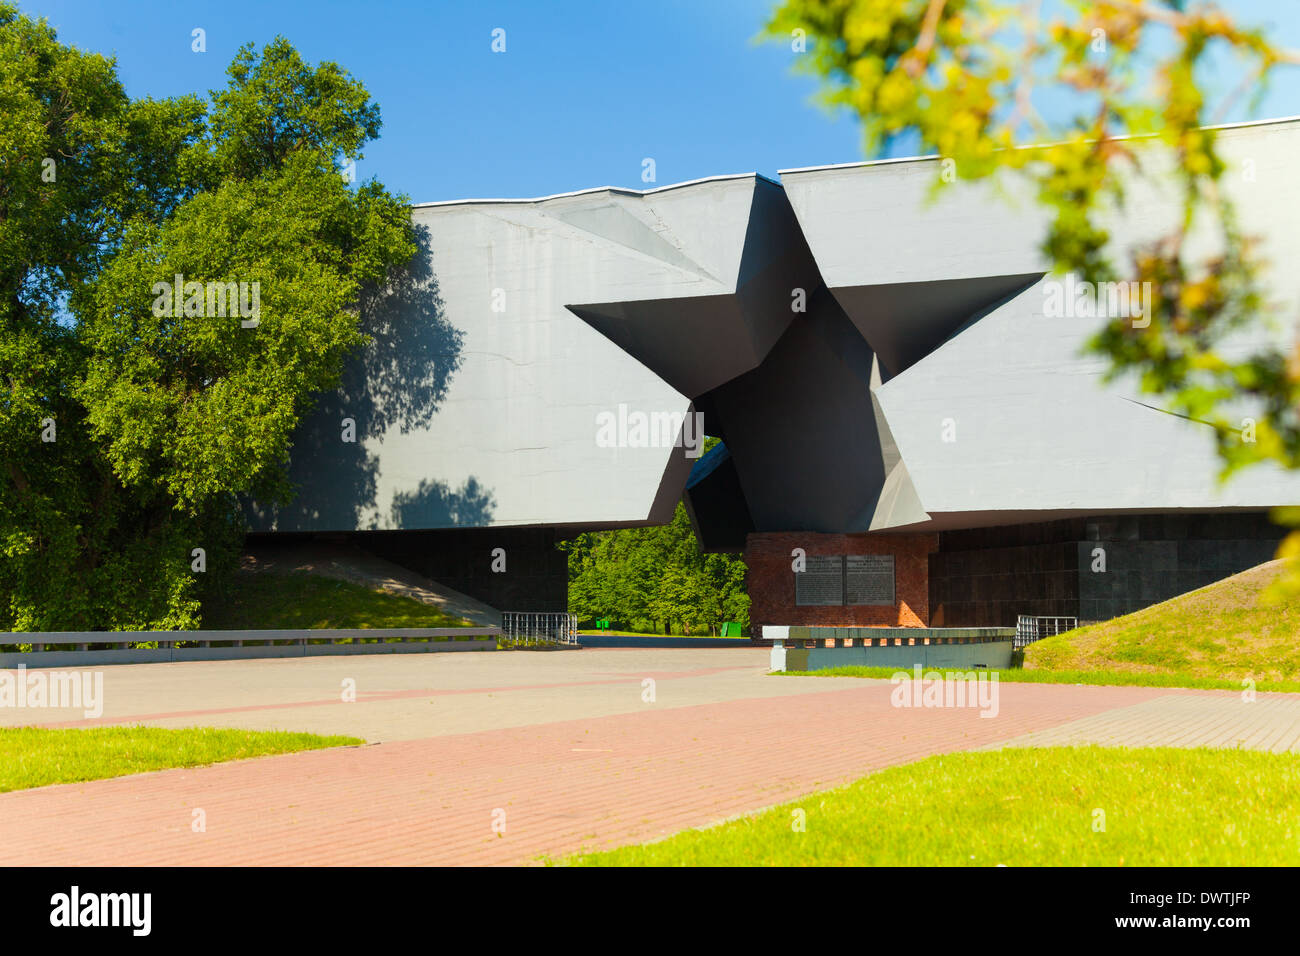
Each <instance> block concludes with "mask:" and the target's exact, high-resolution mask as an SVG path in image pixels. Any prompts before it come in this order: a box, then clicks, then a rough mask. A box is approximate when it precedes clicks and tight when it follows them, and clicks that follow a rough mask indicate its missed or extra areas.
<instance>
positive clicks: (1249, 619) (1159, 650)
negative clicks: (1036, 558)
mask: <svg viewBox="0 0 1300 956" xmlns="http://www.w3.org/2000/svg"><path fill="white" fill-rule="evenodd" d="M1282 570H1283V562H1281V561H1270V562H1268V563H1267V564H1261V565H1259V566H1258V567H1254V568H1251V569H1250V570H1248V571H1243V572H1242V573H1241V574H1236V575H1233V576H1232V577H1230V578H1226V579H1225V580H1223V581H1220V582H1218V583H1217V584H1212V585H1210V586H1209V587H1205V588H1201V589H1200V590H1197V591H1192V592H1190V593H1188V594H1183V595H1180V596H1178V597H1176V598H1173V599H1172V600H1169V601H1165V602H1164V603H1162V604H1156V605H1153V606H1152V607H1149V608H1146V609H1144V610H1141V611H1137V612H1136V613H1134V614H1127V615H1125V616H1123V617H1117V618H1115V619H1114V620H1112V621H1105V622H1103V623H1101V624H1094V625H1092V626H1090V627H1082V628H1078V629H1076V630H1073V631H1070V632H1068V633H1066V634H1061V635H1058V636H1056V637H1049V638H1045V639H1044V640H1041V641H1036V642H1035V643H1033V644H1030V645H1029V647H1028V648H1026V649H1025V670H1027V671H1098V670H1104V671H1106V672H1108V673H1125V674H1134V675H1162V674H1163V675H1167V674H1177V675H1180V676H1181V677H1193V678H1208V679H1218V680H1229V681H1234V682H1236V686H1240V685H1241V679H1242V678H1244V677H1249V678H1252V679H1254V680H1256V681H1290V682H1296V681H1300V606H1297V605H1296V604H1293V603H1285V602H1284V603H1276V604H1274V603H1270V602H1268V601H1267V600H1264V599H1262V596H1263V592H1264V590H1265V589H1266V588H1267V587H1268V586H1269V585H1270V584H1272V582H1273V581H1275V580H1276V579H1277V577H1278V575H1279V574H1280V573H1281V571H1282ZM1184 686H1193V685H1186V684H1185V685H1184ZM1261 686H1262V685H1261Z"/></svg>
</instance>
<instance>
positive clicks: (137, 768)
mask: <svg viewBox="0 0 1300 956" xmlns="http://www.w3.org/2000/svg"><path fill="white" fill-rule="evenodd" d="M364 742H365V741H363V740H359V739H357V738H356V737H337V736H331V737H322V736H319V735H317V734H298V733H286V732H282V731H270V732H262V731H251V730H221V729H217V728H212V727H189V728H185V729H182V730H166V729H163V728H160V727H93V728H88V729H70V730H49V729H46V728H42V727H4V728H0V793H4V792H6V791H9V790H27V789H29V788H31V787H44V786H47V785H48V784H52V783H76V782H78V781H82V780H101V779H103V778H105V777H121V776H125V775H126V774H132V773H143V772H145V771H147V770H166V769H168V768H171V767H199V766H202V765H204V764H211V763H220V762H222V761H225V760H242V759H244V758H246V757H264V756H267V755H269V754H285V753H293V752H295V751H298V750H318V749H320V748H322V747H342V746H348V745H353V744H361V743H364Z"/></svg>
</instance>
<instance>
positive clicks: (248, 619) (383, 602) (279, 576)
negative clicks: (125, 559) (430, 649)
mask: <svg viewBox="0 0 1300 956" xmlns="http://www.w3.org/2000/svg"><path fill="white" fill-rule="evenodd" d="M469 626H470V622H469V621H465V620H462V619H461V618H458V617H452V616H451V615H449V614H447V613H446V612H444V611H443V610H442V609H441V608H438V607H436V606H433V605H429V604H422V603H420V602H419V601H416V600H414V599H413V598H408V597H403V596H401V595H400V594H388V593H386V592H384V591H375V590H371V589H370V588H368V587H364V586H363V585H360V584H353V583H352V582H350V581H337V580H335V579H333V578H327V577H323V576H321V575H318V574H309V573H307V572H302V571H292V572H273V571H260V572H257V573H249V572H240V573H237V574H235V575H234V576H233V577H232V578H231V579H230V580H229V581H228V582H226V584H225V586H224V592H223V593H221V594H213V595H210V596H209V597H208V599H207V600H205V601H204V603H203V627H204V628H210V629H213V630H221V631H233V630H244V629H250V628H285V629H290V628H352V627H356V628H376V627H469Z"/></svg>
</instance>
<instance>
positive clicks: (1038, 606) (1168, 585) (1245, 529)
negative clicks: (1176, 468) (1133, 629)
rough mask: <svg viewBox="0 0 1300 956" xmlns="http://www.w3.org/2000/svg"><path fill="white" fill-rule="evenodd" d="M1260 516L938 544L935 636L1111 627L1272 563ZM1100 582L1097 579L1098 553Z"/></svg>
mask: <svg viewBox="0 0 1300 956" xmlns="http://www.w3.org/2000/svg"><path fill="white" fill-rule="evenodd" d="M1281 536H1282V530H1281V529H1280V528H1278V527H1277V526H1276V525H1274V524H1272V523H1271V522H1269V520H1268V517H1267V515H1266V514H1263V513H1254V512H1219V513H1212V514H1157V515H1117V516H1113V517H1103V518H1077V519H1066V520H1060V521H1048V522H1040V523H1036V524H1024V525H1008V526H1003V527H995V528H980V529H975V530H970V531H949V532H943V533H941V534H940V535H939V550H938V551H937V552H936V553H934V554H931V555H930V608H931V618H930V623H931V625H932V626H936V627H940V626H946V627H969V626H975V627H990V626H1003V627H1010V626H1014V625H1015V623H1016V617H1017V615H1020V614H1035V615H1052V616H1055V615H1059V616H1065V617H1077V618H1079V619H1080V620H1084V621H1100V620H1108V619H1110V618H1112V617H1118V616H1119V615H1121V614H1128V613H1131V612H1132V611H1136V610H1140V609H1141V608H1144V607H1149V606H1150V605H1152V604H1157V603H1159V602H1160V601H1166V600H1168V599H1169V598H1171V597H1176V596H1177V595H1179V594H1184V593H1186V592H1187V591H1193V590H1195V589H1197V588H1200V587H1204V586H1205V585H1207V584H1212V583H1214V582H1215V581H1218V580H1221V579H1223V578H1225V577H1228V576H1229V575H1232V574H1236V573H1237V572H1239V571H1244V570H1246V569H1247V568H1249V567H1253V566H1254V565H1256V564H1260V563H1261V562H1264V561H1268V560H1270V559H1271V558H1272V557H1273V555H1274V552H1275V551H1276V549H1277V543H1278V541H1279V540H1280V538H1281ZM1096 548H1102V549H1103V551H1104V552H1105V561H1106V570H1105V572H1101V571H1093V570H1092V567H1093V564H1094V554H1093V552H1094V550H1095V549H1096Z"/></svg>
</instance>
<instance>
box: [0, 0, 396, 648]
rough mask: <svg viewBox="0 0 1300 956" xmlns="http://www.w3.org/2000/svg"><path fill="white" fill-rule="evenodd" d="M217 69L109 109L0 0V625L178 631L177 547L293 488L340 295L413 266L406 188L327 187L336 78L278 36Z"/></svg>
mask: <svg viewBox="0 0 1300 956" xmlns="http://www.w3.org/2000/svg"><path fill="white" fill-rule="evenodd" d="M229 77H230V82H229V85H228V86H227V88H226V89H224V90H220V91H214V92H213V93H212V94H211V103H210V105H209V104H206V103H204V101H202V100H200V99H199V98H197V97H192V96H190V97H181V98H178V99H174V100H165V101H154V100H141V101H131V100H130V99H129V98H128V97H127V96H126V95H125V93H124V92H123V90H122V88H121V85H120V83H119V82H118V80H117V78H116V75H115V69H114V64H113V62H112V61H111V60H108V59H105V58H103V57H100V56H97V55H94V54H88V53H83V52H81V51H78V50H76V49H74V48H72V47H68V46H65V45H63V44H60V43H59V42H58V39H57V37H56V35H55V33H54V31H53V30H52V29H50V27H49V26H48V25H47V24H46V23H45V22H44V21H39V22H36V21H32V20H31V19H29V18H27V17H23V16H21V15H20V14H18V12H17V11H16V10H15V9H14V8H13V7H11V6H9V5H7V4H0V115H4V116H5V118H6V121H5V123H4V124H0V164H3V165H2V167H0V173H2V174H0V284H3V289H2V290H0V331H2V332H3V334H2V335H0V381H3V383H4V385H5V386H6V389H5V391H4V392H2V393H0V455H3V458H4V462H5V464H4V466H3V471H0V550H2V551H3V561H2V562H0V627H4V628H6V629H14V630H48V629H130V628H142V629H144V628H154V627H164V628H176V627H193V626H195V625H197V624H198V623H199V621H200V597H201V589H200V587H199V584H198V581H199V580H202V578H200V576H198V575H196V574H195V572H194V571H193V570H192V554H193V552H194V549H196V548H201V549H203V550H204V551H205V552H206V561H207V573H208V574H209V575H214V576H216V575H220V574H221V573H222V572H223V571H224V570H226V569H228V568H229V567H230V566H231V565H232V564H233V561H234V558H235V557H236V556H237V554H238V546H239V544H240V540H241V535H242V530H243V528H242V524H241V521H240V519H239V511H238V507H237V505H238V501H237V499H238V496H240V495H246V494H255V495H257V496H258V497H259V498H260V499H262V500H265V501H267V502H279V501H284V500H286V499H287V498H288V497H290V496H291V494H292V488H290V486H289V484H288V481H287V477H286V465H287V460H288V451H289V442H290V438H291V436H292V434H293V431H294V429H295V427H296V425H297V424H298V422H299V421H300V420H301V418H302V416H303V415H304V414H305V413H306V412H307V411H308V410H309V409H310V408H311V406H312V403H313V401H314V399H315V397H316V396H317V395H319V394H320V393H321V392H322V391H324V390H326V389H329V388H330V387H332V386H334V385H335V384H336V383H337V381H338V377H339V373H340V369H341V364H342V361H343V358H344V357H345V356H346V355H347V353H348V352H349V351H351V350H352V349H355V348H357V347H358V346H360V345H362V344H363V343H364V341H365V337H364V336H363V335H362V334H361V333H360V331H359V328H358V311H357V303H358V298H359V295H360V293H361V290H362V289H363V288H364V287H367V286H373V285H374V284H376V283H379V282H381V281H383V280H384V278H385V277H386V276H387V275H388V274H389V271H390V270H392V269H395V268H398V267H400V266H401V265H402V264H404V263H406V262H407V261H409V259H410V258H411V256H412V255H413V254H414V252H415V242H414V235H413V231H412V227H411V224H410V220H409V215H408V212H407V208H406V201H405V197H401V196H392V195H389V194H388V193H387V192H386V191H385V190H384V188H383V187H382V186H381V185H380V184H378V183H375V182H369V183H365V184H362V185H360V186H359V187H357V188H355V189H353V188H349V186H348V184H347V183H346V182H345V180H344V178H343V177H342V176H341V175H340V173H339V163H340V161H341V160H355V159H358V158H360V157H361V155H362V154H361V148H362V146H363V145H364V144H365V143H366V142H367V141H369V140H371V139H373V138H375V137H376V136H377V135H378V131H379V110H378V107H377V106H375V104H374V103H372V102H371V101H370V99H369V96H368V95H367V93H366V91H365V89H364V87H363V86H362V85H361V84H360V83H358V82H357V81H356V80H355V79H353V78H352V77H350V76H349V75H348V74H347V73H346V72H344V71H343V70H342V69H341V68H339V67H338V66H337V65H335V64H332V63H323V64H320V65H317V66H311V65H309V64H307V63H304V62H303V60H302V59H301V58H300V57H299V55H298V54H297V52H296V51H295V50H294V49H293V47H292V46H291V45H290V44H289V43H288V42H287V41H285V40H284V39H276V40H275V41H274V42H272V43H271V44H269V45H268V46H267V47H266V48H265V49H264V50H262V51H261V52H260V54H259V53H258V52H257V51H255V50H254V48H253V47H251V46H248V47H245V48H244V49H242V50H241V51H240V52H239V54H238V55H237V56H236V58H235V60H234V62H233V63H232V65H231V67H230V69H229ZM178 275H179V276H183V280H182V286H181V288H182V295H181V296H180V297H175V298H176V301H175V302H163V301H162V299H161V297H160V290H161V289H164V288H166V287H169V286H171V285H172V284H173V282H174V279H175V277H176V276H178ZM187 283H196V284H197V285H192V286H189V287H188V288H187V287H186V285H185V284H187ZM230 283H233V284H234V287H235V289H236V290H238V289H239V284H240V283H243V287H244V289H245V290H247V294H246V295H244V296H243V297H242V300H241V299H240V298H239V297H238V295H236V296H234V297H229V298H228V297H227V296H226V291H227V290H228V289H229V285H228V284H230ZM213 288H215V289H216V293H217V294H216V295H215V297H214V296H213V295H212V294H211V292H210V291H208V290H211V289H213ZM241 301H242V303H243V304H244V305H248V306H252V307H253V313H250V315H251V317H250V316H246V315H239V314H230V308H233V307H234V306H235V305H236V304H237V303H238V302H241ZM42 439H44V440H42Z"/></svg>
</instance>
